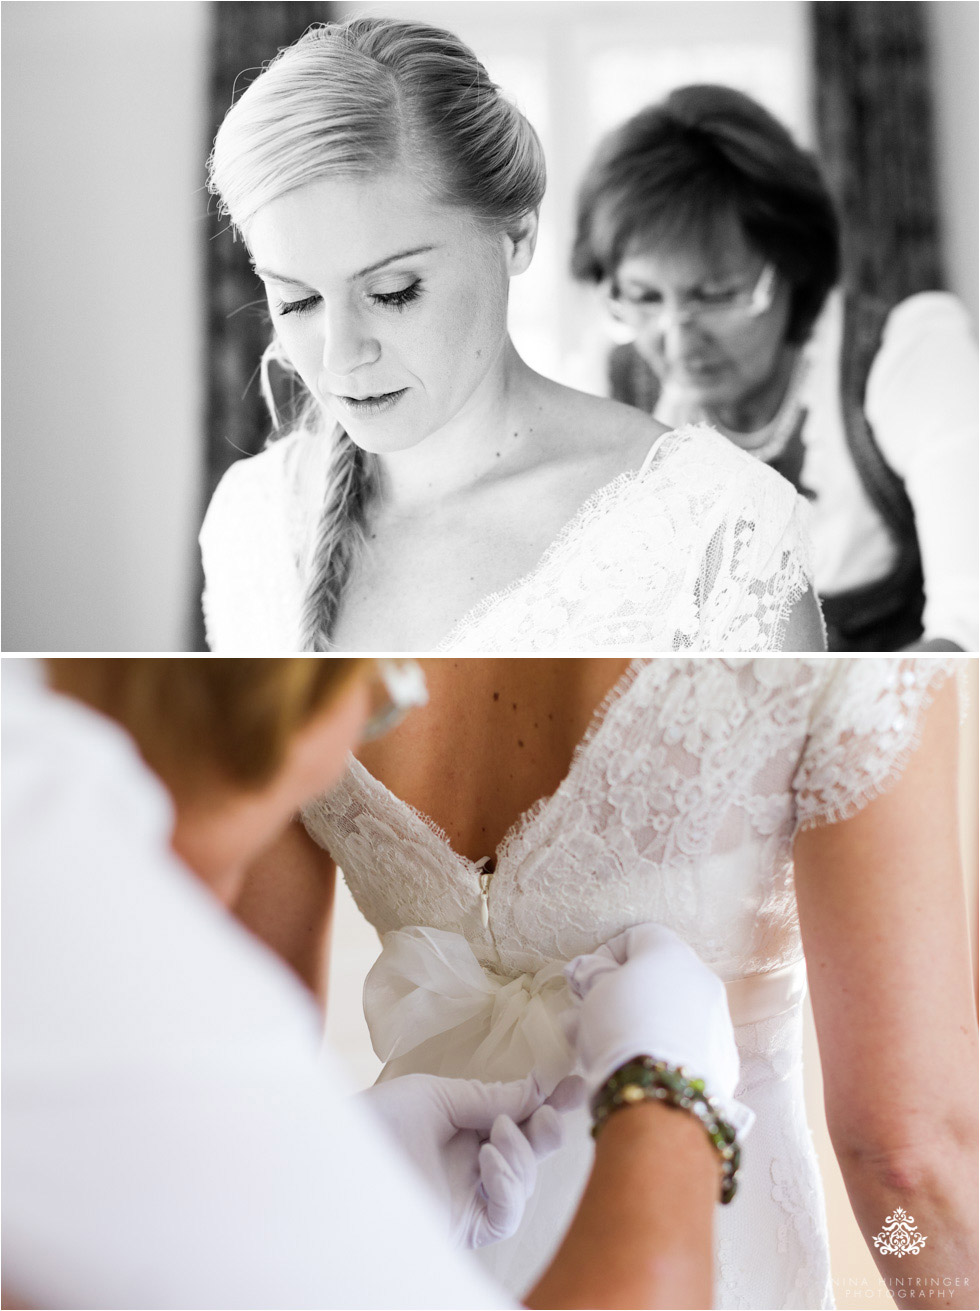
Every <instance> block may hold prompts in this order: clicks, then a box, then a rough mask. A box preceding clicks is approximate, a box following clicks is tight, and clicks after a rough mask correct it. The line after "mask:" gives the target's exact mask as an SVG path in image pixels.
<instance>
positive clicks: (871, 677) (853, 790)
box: [793, 656, 962, 829]
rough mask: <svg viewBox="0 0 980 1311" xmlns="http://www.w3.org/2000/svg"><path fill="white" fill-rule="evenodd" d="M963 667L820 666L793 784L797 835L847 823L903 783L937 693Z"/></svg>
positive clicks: (868, 662)
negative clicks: (874, 801)
mask: <svg viewBox="0 0 980 1311" xmlns="http://www.w3.org/2000/svg"><path fill="white" fill-rule="evenodd" d="M961 663H962V662H959V661H956V660H953V659H946V660H938V659H935V658H932V657H922V658H920V659H917V660H916V659H912V658H910V657H905V658H902V657H899V656H892V657H875V658H861V659H855V658H853V657H852V658H850V659H835V660H826V661H823V662H821V677H822V685H821V687H820V689H819V691H818V694H817V696H816V697H815V700H814V703H813V706H812V709H811V714H810V724H809V730H808V733H807V739H806V745H805V746H804V749H803V754H802V756H801V758H800V763H799V766H798V768H797V772H796V775H795V778H794V780H793V790H794V792H795V795H796V813H797V823H798V826H799V827H800V828H804V829H805V828H814V827H816V826H818V825H821V824H832V823H836V822H837V821H838V820H842V819H848V818H849V817H850V816H851V815H855V814H857V812H858V811H859V810H863V809H864V807H865V806H866V805H867V804H868V802H870V801H873V800H874V798H875V797H877V796H880V795H881V793H883V792H885V791H887V789H888V788H889V787H890V786H891V785H892V784H893V783H894V782H895V781H896V780H897V779H898V778H900V777H901V774H902V771H903V770H904V768H905V765H906V763H907V761H908V758H909V756H911V754H912V753H913V751H914V750H915V748H916V746H917V745H918V742H919V736H920V732H921V723H922V716H923V714H924V713H925V710H926V708H927V707H928V706H929V704H930V703H931V701H932V699H933V696H934V695H935V691H936V689H937V687H939V686H940V685H941V684H942V683H943V682H944V681H945V680H946V679H947V678H949V677H950V675H951V674H952V673H953V671H954V670H955V669H956V667H957V666H958V665H959V664H961Z"/></svg>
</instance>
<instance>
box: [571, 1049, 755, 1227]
mask: <svg viewBox="0 0 980 1311" xmlns="http://www.w3.org/2000/svg"><path fill="white" fill-rule="evenodd" d="M645 1101H658V1102H662V1103H663V1104H664V1105H665V1106H675V1107H677V1108H678V1109H680V1110H684V1111H690V1112H691V1114H692V1115H696V1116H697V1118H698V1119H699V1120H700V1121H701V1123H702V1125H703V1126H704V1129H705V1132H706V1133H707V1135H708V1137H709V1138H710V1139H711V1143H712V1146H713V1147H714V1149H715V1151H716V1152H717V1153H718V1157H719V1159H720V1161H721V1204H722V1206H726V1205H727V1204H728V1203H729V1202H730V1201H731V1200H732V1198H733V1197H734V1196H735V1192H736V1190H737V1188H738V1168H739V1165H740V1164H741V1160H742V1153H741V1151H740V1149H739V1146H738V1143H737V1142H736V1137H737V1135H736V1133H735V1129H734V1128H733V1126H732V1125H730V1124H729V1123H728V1121H727V1120H723V1119H722V1117H721V1115H720V1114H719V1112H718V1106H717V1103H716V1102H715V1099H714V1098H713V1097H709V1096H708V1094H707V1093H706V1092H705V1091H704V1080H703V1079H695V1078H692V1077H691V1075H690V1074H689V1073H688V1072H687V1070H685V1069H684V1068H683V1066H675V1065H668V1064H667V1063H666V1062H665V1061H656V1060H654V1059H653V1057H652V1056H634V1057H633V1058H632V1060H629V1061H627V1062H626V1064H625V1065H621V1066H620V1067H619V1069H618V1070H614V1071H613V1073H612V1074H611V1075H610V1076H609V1078H608V1079H607V1080H606V1082H605V1083H604V1084H603V1085H602V1087H601V1088H600V1089H599V1091H598V1092H597V1093H596V1095H595V1097H593V1099H592V1119H593V1124H592V1136H593V1138H595V1137H596V1136H597V1135H598V1133H599V1130H600V1129H601V1128H602V1126H603V1125H604V1124H605V1123H606V1121H607V1120H608V1119H609V1117H610V1115H612V1114H613V1112H615V1111H618V1110H620V1109H622V1107H624V1106H634V1105H636V1103H637V1102H645Z"/></svg>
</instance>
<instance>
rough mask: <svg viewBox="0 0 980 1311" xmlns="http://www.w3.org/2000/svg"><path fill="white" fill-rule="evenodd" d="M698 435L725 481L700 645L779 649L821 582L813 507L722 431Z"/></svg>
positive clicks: (702, 582) (701, 588)
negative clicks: (797, 609)
mask: <svg viewBox="0 0 980 1311" xmlns="http://www.w3.org/2000/svg"><path fill="white" fill-rule="evenodd" d="M698 436H699V445H700V446H701V447H702V449H703V452H704V453H705V454H706V455H707V457H708V459H709V461H710V462H709V467H710V468H711V469H712V472H713V475H714V477H715V479H716V480H717V481H718V483H719V485H720V488H721V492H720V495H719V496H718V499H717V503H716V513H717V526H716V528H715V531H714V532H713V534H712V535H711V538H710V541H709V542H708V544H707V549H706V551H705V555H704V559H703V563H702V572H701V577H700V578H699V580H698V584H697V590H698V594H699V596H702V597H704V598H705V600H704V602H703V605H702V617H701V633H700V640H699V643H698V645H699V647H700V648H701V649H702V650H716V651H771V650H778V649H779V648H780V646H781V645H782V634H783V630H784V626H785V624H786V621H787V619H788V618H789V615H790V612H791V610H792V609H793V606H794V605H795V603H796V602H797V601H798V600H799V599H800V597H801V596H803V594H804V593H805V592H806V591H807V590H808V588H810V587H811V585H812V582H813V562H812V551H811V545H810V507H809V506H808V505H807V503H806V502H805V501H804V500H803V498H802V497H801V496H800V495H799V494H798V493H797V491H796V489H795V488H794V487H793V485H792V483H790V482H788V481H787V480H786V479H785V478H784V477H783V476H782V475H781V474H779V473H777V472H776V471H775V469H771V468H770V467H769V466H768V465H766V464H763V463H762V462H761V461H759V460H757V459H756V458H755V457H754V456H752V455H747V454H746V453H745V452H744V451H742V450H740V449H739V448H738V447H737V446H735V445H734V443H732V442H730V441H729V440H728V439H727V438H725V437H723V436H721V434H719V433H717V432H714V431H712V430H710V429H701V430H699V432H698ZM700 480H701V482H702V483H704V482H705V476H704V470H703V469H702V471H701V474H700Z"/></svg>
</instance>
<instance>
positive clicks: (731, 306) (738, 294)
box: [605, 264, 776, 332]
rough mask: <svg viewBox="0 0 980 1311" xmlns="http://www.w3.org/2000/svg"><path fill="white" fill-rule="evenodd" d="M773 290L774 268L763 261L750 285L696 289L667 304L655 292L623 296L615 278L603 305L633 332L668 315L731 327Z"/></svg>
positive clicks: (766, 303) (760, 309)
mask: <svg viewBox="0 0 980 1311" xmlns="http://www.w3.org/2000/svg"><path fill="white" fill-rule="evenodd" d="M775 294H776V269H775V266H774V265H772V264H766V265H765V266H764V267H763V269H762V272H761V273H760V274H759V276H758V278H757V279H756V281H755V282H754V283H753V285H752V286H751V287H739V288H736V289H735V290H733V291H720V292H699V293H696V294H694V295H691V296H687V297H685V298H684V299H683V300H682V301H678V302H677V303H676V305H674V306H673V307H669V306H668V305H667V304H666V302H665V301H664V300H663V298H662V296H661V295H660V293H659V292H644V293H642V294H641V295H639V296H626V295H624V294H623V292H622V291H621V289H620V287H619V284H618V283H617V282H616V279H615V278H613V279H611V280H610V281H609V282H608V283H607V284H606V288H605V301H606V307H607V309H608V310H609V313H610V314H611V316H612V318H613V319H614V321H615V322H616V323H617V324H618V325H623V326H624V327H626V328H628V329H632V330H633V331H634V332H636V331H640V330H641V329H646V328H648V327H650V326H651V325H652V324H654V323H656V325H657V327H658V328H662V327H663V326H664V323H665V321H666V319H667V318H668V317H670V318H674V319H677V320H680V318H681V317H683V318H684V319H686V320H688V321H690V322H694V323H697V324H699V325H701V326H702V327H705V328H721V329H723V328H733V327H737V326H739V325H740V324H743V323H748V322H750V321H751V320H752V319H757V318H759V316H760V315H762V314H765V312H766V310H768V309H769V308H770V307H771V306H772V302H773V298H774V296H775Z"/></svg>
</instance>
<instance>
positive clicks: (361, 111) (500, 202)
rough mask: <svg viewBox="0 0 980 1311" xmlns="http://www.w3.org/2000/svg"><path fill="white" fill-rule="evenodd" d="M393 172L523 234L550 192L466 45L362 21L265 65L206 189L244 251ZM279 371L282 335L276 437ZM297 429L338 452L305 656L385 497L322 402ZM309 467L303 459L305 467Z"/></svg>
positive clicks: (233, 113)
mask: <svg viewBox="0 0 980 1311" xmlns="http://www.w3.org/2000/svg"><path fill="white" fill-rule="evenodd" d="M398 165H403V166H407V167H408V168H409V169H410V170H411V171H412V172H413V173H414V174H415V175H416V176H417V177H418V178H419V179H420V180H421V181H423V182H424V184H425V185H426V186H427V187H428V188H429V190H430V191H431V193H432V195H433V196H434V198H435V199H437V200H439V201H441V202H442V203H444V204H450V205H457V206H460V207H462V208H465V209H467V210H469V211H470V212H471V213H472V214H473V215H474V217H476V218H478V219H479V220H481V221H483V222H485V223H486V224H488V226H491V227H493V228H495V229H497V230H500V231H515V230H516V228H517V226H518V225H519V223H520V222H521V220H522V219H524V218H525V217H526V216H527V215H528V214H530V213H532V212H534V211H536V210H537V208H538V206H539V205H540V203H541V198H542V196H543V195H544V186H545V168H544V156H543V153H542V150H541V144H540V142H539V140H538V137H537V134H536V133H535V131H534V129H533V128H532V127H531V125H530V124H529V123H528V121H527V119H526V118H525V117H524V116H523V114H521V113H520V111H519V110H518V109H517V108H516V107H515V106H514V105H512V104H511V103H510V102H509V101H508V100H507V99H506V98H505V97H504V96H503V95H502V94H501V92H500V90H499V88H498V87H497V86H496V85H495V83H493V82H492V81H491V80H490V77H489V75H488V73H487V71H486V69H485V68H484V67H483V65H482V64H481V63H480V61H479V60H478V59H477V58H476V56H475V55H474V54H473V52H472V51H471V50H470V49H469V47H468V46H466V45H464V44H463V42H462V41H460V40H459V39H458V38H457V37H456V36H454V35H453V34H452V33H451V32H446V31H443V30H442V29H440V28H436V27H429V26H428V25H427V24H423V23H414V22H409V21H401V20H395V19H386V18H357V19H353V20H351V21H349V22H347V23H327V24H323V25H319V26H316V27H313V28H311V29H310V30H309V31H308V32H306V33H305V35H304V36H302V37H301V38H300V40H299V41H297V42H296V43H295V44H294V45H292V46H288V47H287V48H286V49H284V50H281V51H280V52H279V54H278V55H277V56H276V58H275V59H274V60H272V62H271V63H270V64H268V65H267V66H266V67H265V68H264V69H263V71H262V72H261V73H260V74H259V76H258V77H256V78H255V80H254V81H253V82H252V83H251V84H250V85H249V86H248V88H247V89H246V90H245V91H244V92H243V94H242V95H241V96H240V97H239V99H238V100H237V101H236V102H235V103H234V104H233V105H232V107H231V109H229V111H228V113H227V114H226V115H225V118H224V121H223V122H222V124H221V127H220V129H219V131H218V135H217V137H216V138H215V142H214V149H213V151H212V152H211V157H210V159H209V161H208V167H209V174H208V185H209V188H210V190H211V192H212V194H215V195H217V196H218V197H219V200H220V204H221V213H222V214H225V215H227V216H228V217H229V218H230V219H231V221H232V224H233V225H234V226H235V228H237V229H238V231H239V232H240V233H241V234H242V237H243V238H244V239H245V241H246V242H247V240H248V225H249V222H250V220H251V219H252V217H253V216H254V215H255V213H256V212H257V211H258V210H259V209H261V207H262V206H263V205H266V204H268V203H269V202H270V201H271V200H274V199H276V198H278V197H279V196H282V195H284V194H286V193H287V192H289V191H292V190H295V189H296V188H298V187H301V186H305V185H306V184H308V183H310V182H314V181H317V180H318V179H321V178H325V177H354V178H356V177H369V176H373V175H376V174H377V173H379V172H384V171H385V170H388V169H391V168H394V167H396V166H398ZM273 361H275V362H277V363H279V364H280V365H282V366H284V367H286V368H287V369H288V368H289V367H290V366H289V362H288V360H286V359H285V357H284V355H283V352H282V350H281V347H280V346H279V343H278V342H277V340H276V339H275V337H273V340H272V341H271V342H270V344H269V346H268V347H267V349H266V351H265V353H264V355H263V357H262V382H263V388H262V389H263V395H264V396H265V399H266V402H267V404H268V405H269V410H270V414H271V416H272V420H273V425H274V427H275V428H276V430H277V432H281V427H280V422H279V416H278V414H277V412H276V407H275V404H274V402H273V399H272V392H271V387H270V385H269V375H268V369H269V364H270V363H271V362H273ZM296 428H298V429H299V430H300V431H303V432H306V433H307V434H309V435H310V436H311V438H312V437H313V436H314V435H315V434H317V433H319V434H321V435H322V436H323V438H324V439H325V440H329V441H330V442H331V450H330V458H329V461H328V466H327V473H326V480H325V485H324V489H323V502H322V508H321V511H320V516H319V520H318V523H317V526H316V530H315V533H314V537H313V541H312V548H311V554H310V566H309V578H308V581H307V587H306V592H305V598H304V611H303V621H302V634H303V635H302V641H303V646H304V649H306V650H313V651H326V650H330V631H331V628H332V626H333V623H334V620H335V618H336V615H337V611H338V610H339V607H340V601H341V597H342V594H343V589H344V586H345V584H346V581H347V579H348V577H349V576H350V571H351V567H352V565H353V561H354V557H355V554H356V551H357V549H358V546H359V545H360V543H361V542H362V541H363V531H364V525H365V521H366V514H367V508H368V505H369V503H370V500H371V498H372V496H373V495H374V494H375V492H376V489H377V461H376V458H375V457H373V456H371V455H369V454H367V453H366V452H364V451H362V450H361V449H360V448H359V447H358V446H357V445H356V444H355V443H354V442H353V441H352V440H351V439H350V437H349V436H348V435H347V433H346V432H344V431H343V429H341V428H337V429H336V430H335V431H334V432H333V433H332V434H329V435H328V434H325V433H324V432H323V412H322V410H321V409H320V406H319V403H318V402H317V400H316V398H315V397H310V398H309V400H308V402H307V404H306V406H305V408H304V410H303V412H302V413H301V415H300V416H299V418H298V420H297V423H296ZM307 445H308V447H310V448H312V445H313V443H312V441H311V442H310V443H308V444H307ZM302 458H303V457H301V459H302ZM312 464H313V456H312V452H311V451H309V450H308V451H307V453H306V458H305V461H304V463H303V464H301V469H303V468H305V469H309V468H311V467H312Z"/></svg>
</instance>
